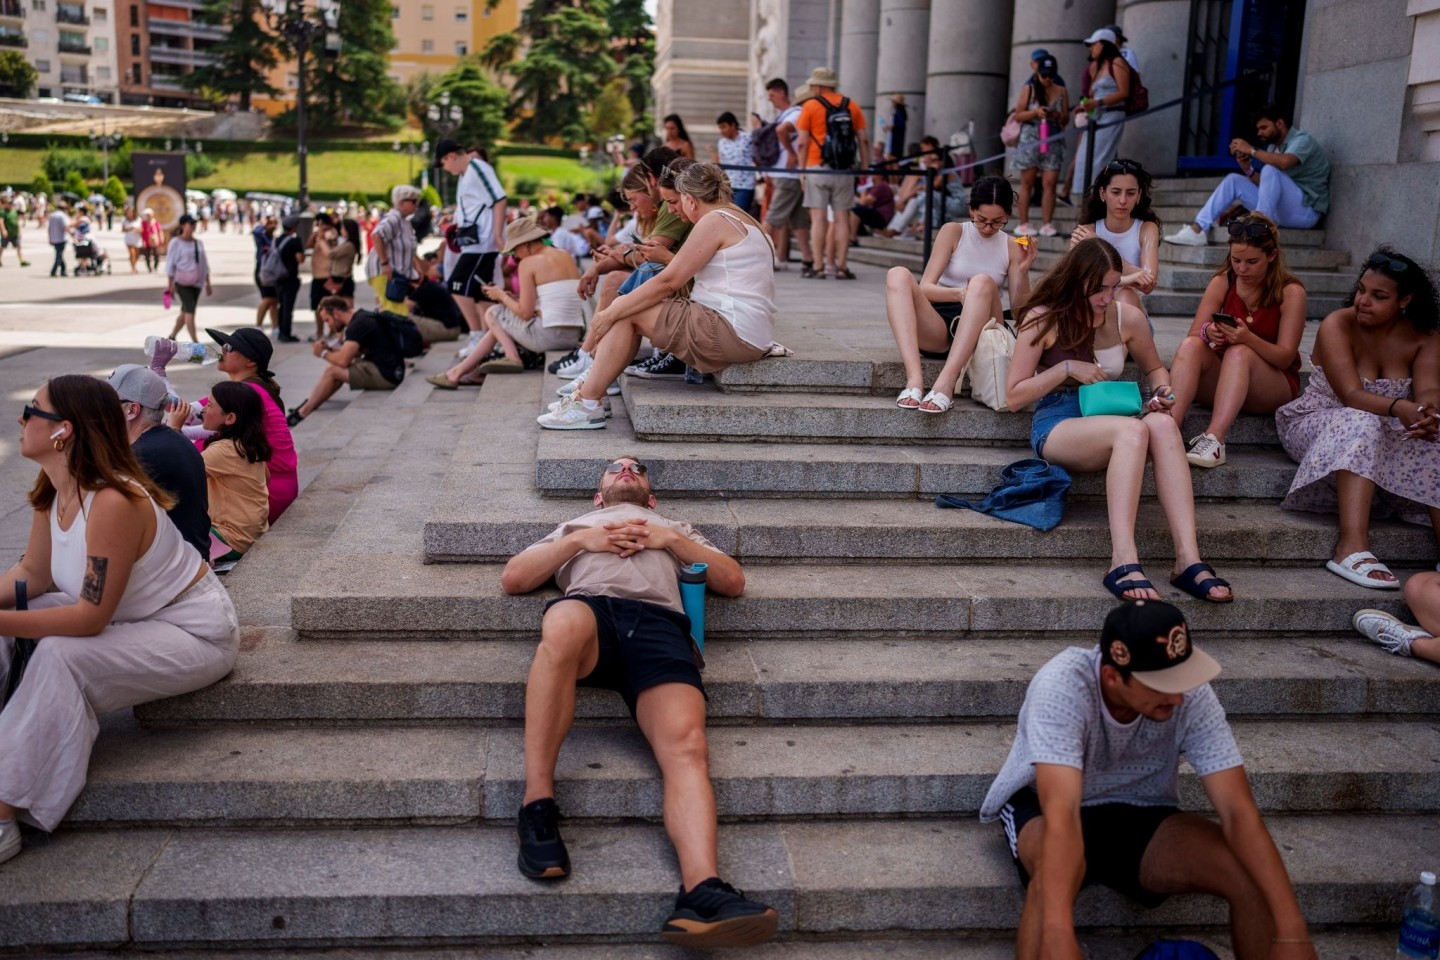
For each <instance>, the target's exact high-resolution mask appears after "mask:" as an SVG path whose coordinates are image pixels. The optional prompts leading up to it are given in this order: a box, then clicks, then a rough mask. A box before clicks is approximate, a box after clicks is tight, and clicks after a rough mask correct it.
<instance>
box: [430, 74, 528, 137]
mask: <svg viewBox="0 0 1440 960" xmlns="http://www.w3.org/2000/svg"><path fill="white" fill-rule="evenodd" d="M442 93H448V94H450V103H451V104H452V105H458V106H459V107H460V110H461V111H462V116H463V119H462V120H461V121H460V126H459V128H458V129H456V131H455V132H454V133H453V134H451V136H453V137H454V138H455V139H457V140H459V141H460V142H461V143H463V144H465V145H466V146H469V145H471V144H476V143H494V142H495V141H496V140H498V139H500V137H501V135H503V134H504V133H505V106H506V102H507V99H508V98H507V97H506V96H505V91H504V90H501V89H500V88H499V87H497V86H495V84H493V83H491V82H490V81H489V80H488V79H487V78H486V76H485V71H484V70H483V69H481V67H480V64H478V63H476V62H475V61H473V60H468V59H467V60H462V61H461V62H460V63H458V64H456V65H455V66H454V67H452V68H451V69H450V70H449V71H447V72H446V73H445V74H444V75H443V76H441V77H440V79H439V80H438V81H436V83H435V84H434V85H433V86H432V87H431V89H430V97H429V103H435V102H436V101H437V100H438V99H439V98H440V95H441V94H442ZM427 106H428V104H427ZM422 123H424V124H425V135H426V136H427V137H429V138H430V142H431V143H432V144H433V143H436V142H437V141H439V139H440V131H439V130H437V129H435V128H434V127H432V126H430V122H429V119H428V118H424V117H423V114H422Z"/></svg>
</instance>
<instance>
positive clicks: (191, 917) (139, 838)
mask: <svg viewBox="0 0 1440 960" xmlns="http://www.w3.org/2000/svg"><path fill="white" fill-rule="evenodd" d="M1267 826H1268V828H1269V830H1270V832H1271V834H1272V835H1273V836H1274V837H1275V839H1276V842H1277V845H1278V846H1279V848H1280V850H1281V853H1282V855H1283V856H1284V857H1285V859H1286V866H1287V868H1288V870H1289V873H1290V876H1291V879H1292V881H1293V883H1294V885H1295V888H1296V893H1297V895H1298V897H1299V900H1300V906H1301V909H1302V910H1303V911H1304V913H1305V916H1306V918H1307V919H1308V920H1309V922H1310V923H1312V924H1315V925H1317V926H1318V927H1321V928H1323V927H1324V926H1325V925H1327V924H1337V923H1344V924H1350V925H1358V924H1386V925H1390V926H1392V927H1393V924H1394V922H1395V918H1396V917H1397V916H1398V914H1399V909H1400V905H1401V901H1402V899H1403V897H1404V895H1405V891H1406V889H1407V888H1408V886H1409V885H1411V884H1412V883H1413V881H1414V877H1415V876H1416V875H1417V874H1418V872H1419V871H1420V870H1421V869H1422V868H1424V867H1428V866H1431V865H1432V864H1430V863H1429V861H1428V860H1427V857H1430V856H1431V855H1432V854H1433V851H1434V850H1435V849H1437V845H1440V823H1437V821H1436V819H1435V818H1434V817H1428V816H1418V817H1417V816H1395V815H1390V816H1359V815H1353V814H1352V815H1343V816H1273V817H1270V818H1267ZM26 841H27V849H26V851H25V852H24V854H23V855H22V856H20V857H19V858H17V859H16V860H15V861H14V862H13V863H10V864H8V865H7V866H6V869H5V870H4V871H3V872H0V947H7V948H15V949H19V948H40V947H48V948H66V947H71V948H73V947H77V946H86V945H105V946H110V947H130V948H146V947H162V946H163V947H173V946H187V945H195V944H203V945H205V946H207V947H211V948H218V947H226V946H233V947H247V946H248V947H259V946H297V945H307V944H313V945H324V946H341V945H344V944H347V943H357V944H366V945H375V944H387V943H395V944H397V945H400V946H406V945H411V944H414V943H415V942H417V941H433V942H444V941H453V942H467V943H476V942H484V941H486V940H492V939H495V938H506V937H514V938H525V939H526V940H529V941H534V940H535V939H541V940H545V941H549V940H551V939H552V938H558V939H565V938H577V937H587V938H595V937H610V938H614V939H625V940H632V939H633V940H641V941H643V942H645V943H647V944H649V943H654V942H655V938H656V935H657V933H658V930H659V927H660V924H661V922H662V920H663V919H664V917H665V916H666V915H667V913H668V912H669V911H670V909H671V907H672V905H673V902H674V897H675V890H676V888H677V886H678V882H679V876H678V871H677V868H676V866H675V858H674V853H673V851H672V849H671V847H670V845H669V843H668V842H667V841H666V839H665V837H664V834H663V831H662V829H661V828H660V827H659V826H658V825H650V824H636V825H600V824H594V825H591V824H584V823H581V824H574V825H571V826H569V827H568V828H567V829H566V841H567V844H568V846H569V849H570V855H571V860H572V862H573V864H574V869H575V874H574V876H573V877H572V879H570V880H569V881H568V882H566V883H561V884H555V885H552V886H543V887H542V886H539V885H537V884H535V883H533V882H532V881H529V880H527V879H525V878H524V877H522V876H521V875H520V874H519V873H518V872H517V871H516V869H515V865H514V861H515V846H514V834H513V830H512V829H511V828H510V827H507V826H493V827H491V826H454V827H437V826H425V827H374V828H362V829H305V830H293V829H255V828H250V829H217V828H206V829H195V830H188V829H185V830H180V829H154V830H144V829H133V830H126V831H93V830H61V831H60V832H58V833H56V834H55V835H54V836H52V837H50V838H48V839H47V838H44V837H40V836H38V835H35V834H27V836H26ZM720 872H721V874H722V875H724V876H725V877H726V878H727V879H729V880H730V881H731V882H733V883H734V884H735V885H736V886H738V887H740V888H741V889H744V890H745V891H746V892H747V893H748V894H749V895H751V896H752V897H754V898H755V899H757V900H760V901H763V902H766V903H769V904H772V905H773V906H775V907H776V908H777V909H778V910H779V912H780V928H781V930H782V931H783V933H784V934H785V935H792V934H803V935H807V936H821V935H842V934H843V935H844V936H846V937H847V938H850V939H853V938H855V936H856V935H857V934H864V933H868V932H882V931H893V930H907V931H915V932H934V933H946V932H948V933H951V934H954V933H956V932H959V931H966V932H972V931H973V932H985V931H989V932H992V933H1001V932H1008V931H1011V930H1013V929H1014V927H1015V924H1016V922H1017V921H1018V917H1019V908H1020V903H1021V894H1020V888H1019V885H1018V884H1017V882H1016V877H1015V868H1014V866H1013V864H1012V863H1011V861H1010V857H1009V851H1008V850H1007V849H1006V846H1005V842H1004V839H1003V836H1002V835H1001V832H1000V830H999V828H998V827H997V826H996V825H994V824H981V823H978V822H975V821H974V820H971V819H968V818H967V819H964V820H961V819H948V818H947V819H939V820H901V821H872V822H858V821H856V822H846V821H841V822H810V823H757V824H729V825H725V826H722V827H721V830H720ZM77 877H83V878H85V881H84V883H82V884H77V883H76V882H75V878H77ZM917 878H923V879H921V880H918V881H917ZM1076 919H1077V923H1078V925H1080V926H1081V927H1085V928H1089V927H1124V928H1128V929H1140V930H1158V929H1161V928H1173V927H1177V926H1206V927H1214V926H1220V925H1222V924H1224V923H1225V920H1226V911H1225V909H1224V906H1223V904H1222V903H1221V902H1220V901H1218V900H1215V899H1214V898H1207V897H1173V898H1171V899H1170V900H1169V901H1168V902H1167V903H1166V904H1165V905H1164V906H1162V907H1160V908H1159V909H1156V910H1143V909H1140V908H1138V907H1136V906H1135V905H1133V904H1131V903H1129V902H1128V901H1126V900H1124V899H1123V898H1122V897H1121V896H1119V895H1118V894H1115V893H1113V892H1111V891H1109V890H1104V889H1094V890H1090V891H1087V892H1086V893H1085V894H1084V895H1083V896H1082V897H1081V898H1080V899H1079V901H1078V903H1077V905H1076Z"/></svg>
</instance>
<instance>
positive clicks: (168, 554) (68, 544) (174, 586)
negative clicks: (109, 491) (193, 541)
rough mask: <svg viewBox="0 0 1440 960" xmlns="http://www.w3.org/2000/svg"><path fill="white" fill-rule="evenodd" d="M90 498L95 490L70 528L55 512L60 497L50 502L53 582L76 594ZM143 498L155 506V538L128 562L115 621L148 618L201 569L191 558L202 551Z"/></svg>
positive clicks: (82, 581)
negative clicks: (63, 525)
mask: <svg viewBox="0 0 1440 960" xmlns="http://www.w3.org/2000/svg"><path fill="white" fill-rule="evenodd" d="M94 499H95V494H94V492H93V491H92V492H90V493H87V494H85V496H84V498H83V499H82V500H81V508H80V512H79V514H77V515H76V517H75V522H74V523H73V524H71V525H70V529H69V530H61V529H60V521H59V518H58V517H57V516H56V512H57V510H56V508H57V506H58V505H59V500H58V499H57V500H56V502H55V503H54V504H51V506H50V577H51V579H52V580H54V581H55V586H57V587H59V588H60V589H61V590H62V591H63V592H64V593H66V594H68V595H69V596H72V597H74V598H75V599H77V600H79V599H80V594H81V593H82V592H83V591H84V587H85V569H86V564H87V554H86V543H85V522H86V517H87V516H88V514H89V512H90V505H91V502H92V501H94ZM145 499H146V502H148V503H149V504H150V507H151V509H153V510H154V511H155V540H154V541H153V542H152V543H151V544H150V549H149V550H146V551H145V553H144V555H143V556H142V557H140V559H139V560H136V561H135V565H134V566H133V567H131V568H130V580H129V582H127V583H126V584H125V593H124V594H122V595H121V597H120V604H119V606H117V607H116V608H115V614H114V616H113V617H111V621H112V622H113V623H135V622H137V621H140V620H148V619H149V618H150V617H152V616H154V615H155V614H156V613H157V612H158V611H159V610H161V609H162V608H164V607H167V606H169V605H170V602H171V601H172V600H174V599H175V598H176V597H178V596H179V595H180V594H182V593H184V592H185V588H186V587H188V586H189V585H190V581H191V580H193V579H195V575H196V574H197V573H199V572H200V565H199V564H198V563H196V562H195V561H196V560H199V559H200V555H199V554H198V553H197V552H196V551H195V548H194V547H192V546H191V545H190V544H188V543H186V542H185V538H184V537H182V536H181V535H180V531H179V530H178V529H177V528H176V527H175V524H173V523H171V522H170V518H169V517H168V516H166V515H165V511H163V510H161V509H160V507H159V506H157V505H156V503H155V501H154V500H151V499H150V498H149V497H148V496H147V497H146V498H145Z"/></svg>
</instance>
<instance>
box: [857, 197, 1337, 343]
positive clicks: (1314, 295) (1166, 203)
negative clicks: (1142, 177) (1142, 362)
mask: <svg viewBox="0 0 1440 960" xmlns="http://www.w3.org/2000/svg"><path fill="white" fill-rule="evenodd" d="M1218 182H1219V181H1218V179H1217V178H1213V177H1212V178H1204V177H1201V178H1176V177H1161V178H1158V179H1157V180H1156V181H1155V189H1154V191H1153V194H1152V197H1153V200H1154V206H1153V209H1154V211H1155V214H1156V216H1158V217H1159V218H1160V220H1161V223H1162V234H1169V233H1173V232H1174V230H1175V229H1176V227H1178V226H1179V225H1181V224H1185V223H1190V222H1191V221H1192V220H1193V219H1194V217H1195V213H1196V211H1198V210H1199V209H1200V207H1201V206H1202V205H1203V204H1204V203H1205V201H1206V200H1207V199H1208V198H1209V196H1210V191H1211V190H1212V189H1213V188H1214V187H1215V185H1216V184H1217V183H1218ZM1030 212H1031V226H1034V227H1036V228H1037V229H1038V227H1039V225H1040V210H1039V203H1038V198H1037V201H1036V202H1035V203H1034V205H1033V206H1032V207H1031V211H1030ZM1078 215H1079V211H1078V210H1077V208H1075V207H1067V206H1064V205H1063V204H1062V205H1060V206H1057V207H1056V209H1055V226H1056V228H1057V229H1058V230H1059V231H1060V235H1059V236H1055V237H1035V238H1034V239H1035V241H1036V242H1037V243H1039V245H1040V252H1039V254H1038V255H1037V256H1036V258H1035V265H1034V267H1033V268H1032V276H1039V275H1040V272H1043V271H1044V270H1047V269H1049V268H1050V266H1051V265H1052V264H1054V262H1055V261H1056V260H1058V259H1059V258H1060V256H1061V254H1063V253H1064V252H1065V250H1066V249H1067V247H1068V246H1069V239H1070V238H1069V233H1070V229H1071V228H1072V227H1073V226H1074V225H1075V220H1076V217H1077V216H1078ZM1011 220H1012V223H1013V222H1016V218H1014V217H1012V218H1011ZM1280 241H1281V243H1282V245H1283V246H1284V249H1285V258H1286V262H1287V264H1288V265H1289V267H1290V269H1291V271H1292V272H1293V273H1294V274H1295V275H1296V276H1297V277H1299V278H1300V280H1301V281H1302V282H1303V283H1304V284H1305V291H1306V294H1307V299H1306V307H1307V310H1306V312H1307V313H1308V314H1309V316H1310V318H1311V319H1315V320H1318V319H1321V318H1323V317H1324V316H1325V315H1326V314H1329V313H1330V312H1332V311H1333V310H1336V309H1338V308H1339V307H1340V306H1341V305H1342V303H1343V301H1344V300H1345V297H1346V296H1347V295H1348V294H1349V292H1350V288H1351V287H1352V286H1353V285H1354V283H1355V274H1354V271H1353V270H1352V269H1351V268H1350V265H1349V264H1350V256H1349V254H1347V253H1345V252H1344V251H1340V250H1329V249H1326V248H1325V231H1324V230H1323V229H1318V230H1282V231H1281V232H1280ZM1228 242H1229V234H1228V233H1227V232H1226V231H1225V228H1224V227H1215V228H1213V229H1212V230H1211V231H1210V245H1209V246H1208V247H1181V246H1177V245H1176V244H1173V243H1164V242H1163V241H1162V242H1161V244H1160V275H1159V277H1157V278H1156V281H1157V282H1156V287H1155V290H1154V291H1153V292H1152V293H1151V294H1150V295H1149V296H1148V297H1146V300H1145V305H1146V308H1147V309H1148V310H1149V311H1150V313H1151V314H1152V315H1160V316H1172V315H1173V316H1183V317H1187V318H1188V317H1193V316H1194V315H1195V311H1196V310H1197V309H1198V308H1199V306H1200V297H1201V294H1203V293H1204V292H1205V287H1206V285H1207V284H1208V283H1209V282H1210V278H1211V276H1212V275H1213V274H1214V271H1215V268H1216V267H1217V266H1218V265H1219V264H1220V262H1221V261H1222V260H1223V259H1224V256H1225V253H1226V251H1227V249H1228V247H1227V246H1226V244H1227V243H1228ZM859 243H860V245H859V246H858V247H855V248H852V249H851V251H850V259H851V260H852V261H854V262H856V263H863V264H870V265H872V266H881V267H895V266H901V267H909V268H910V269H911V270H914V271H915V272H916V273H917V274H918V273H919V272H921V271H922V270H924V269H925V260H924V256H923V254H924V247H923V245H922V243H921V242H920V241H918V240H907V239H901V238H898V237H897V238H894V239H887V238H885V237H861V238H860V240H859Z"/></svg>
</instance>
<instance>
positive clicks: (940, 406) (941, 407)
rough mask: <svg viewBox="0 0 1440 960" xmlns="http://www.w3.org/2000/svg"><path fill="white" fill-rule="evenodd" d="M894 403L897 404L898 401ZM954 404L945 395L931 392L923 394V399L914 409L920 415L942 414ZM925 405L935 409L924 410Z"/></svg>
mask: <svg viewBox="0 0 1440 960" xmlns="http://www.w3.org/2000/svg"><path fill="white" fill-rule="evenodd" d="M896 402H897V403H898V402H899V401H896ZM954 402H955V401H954V400H952V399H950V398H949V397H947V396H945V394H943V393H940V392H939V391H938V390H931V391H930V392H929V393H927V394H925V399H923V400H921V401H920V406H919V407H917V408H916V409H917V410H919V411H920V412H921V413H944V412H945V411H946V410H949V409H950V407H951V405H952V404H954ZM927 403H933V404H934V405H935V407H936V408H937V409H934V410H926V409H925V404H927Z"/></svg>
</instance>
